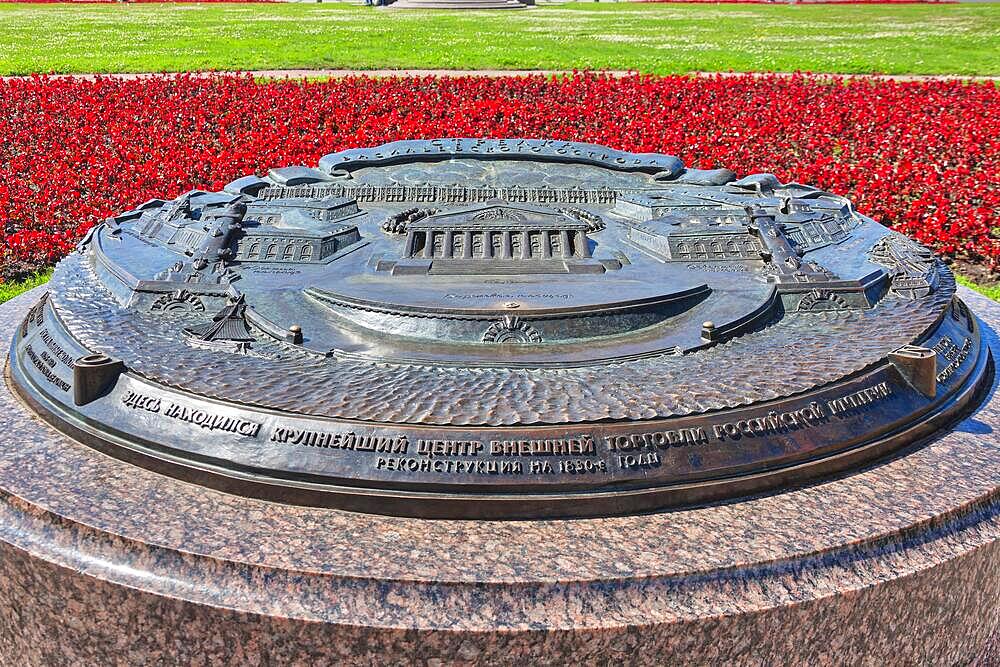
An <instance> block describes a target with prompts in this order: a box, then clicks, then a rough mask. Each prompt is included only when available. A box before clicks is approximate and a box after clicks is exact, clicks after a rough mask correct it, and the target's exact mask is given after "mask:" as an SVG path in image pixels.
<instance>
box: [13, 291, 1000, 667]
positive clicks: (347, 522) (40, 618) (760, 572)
mask: <svg viewBox="0 0 1000 667" xmlns="http://www.w3.org/2000/svg"><path fill="white" fill-rule="evenodd" d="M40 290H44V288H39V290H35V291H33V292H31V293H28V294H26V295H23V296H21V297H19V298H17V299H15V300H13V301H11V302H9V303H7V304H4V305H3V306H0V324H2V326H0V334H2V336H3V337H4V339H5V340H9V339H10V338H11V336H12V335H13V332H14V330H15V328H16V327H17V326H18V324H19V322H20V321H21V319H22V318H23V317H24V314H25V313H26V312H27V310H28V308H29V307H30V306H31V305H32V304H33V303H35V302H36V301H37V300H38V298H39V297H40V295H41V291H40ZM961 298H962V299H964V300H965V301H966V302H967V303H968V304H969V306H970V307H971V309H972V311H973V312H975V313H976V314H977V315H979V316H980V317H981V318H982V320H983V333H984V336H985V337H986V338H987V339H988V340H989V344H990V345H991V347H992V348H993V351H994V354H997V353H998V352H1000V342H998V340H997V336H996V332H995V328H996V327H997V326H998V325H1000V305H998V304H996V303H994V302H991V301H989V300H987V299H985V298H982V297H979V296H978V295H975V294H973V293H971V292H969V291H968V290H963V291H962V292H961ZM995 389H996V385H995V384H994V387H993V392H995ZM0 406H2V407H0V410H2V411H0V415H2V428H0V433H2V435H0V663H2V664H10V665H14V664H17V665H90V664H112V663H117V664H175V663H180V664H219V663H227V664H251V665H253V664H329V663H334V662H350V663H366V664H367V663H371V662H376V661H377V662H387V663H400V664H402V663H407V664H409V663H413V662H418V663H437V662H452V661H459V662H464V663H482V664H487V663H490V664H510V663H520V664H525V663H528V662H530V663H532V664H535V663H537V664H554V663H561V662H573V663H634V664H666V663H684V664H699V663H711V664H768V665H777V664H813V665H816V664H873V665H884V664H942V665H944V664H947V665H961V664H980V665H987V664H997V661H998V659H1000V655H998V642H1000V637H998V628H1000V436H998V434H997V429H998V427H1000V398H998V397H997V396H996V395H995V393H991V394H990V396H989V398H988V399H987V401H986V402H985V403H984V404H983V405H982V406H981V407H980V408H978V409H977V410H976V411H975V412H974V414H972V415H970V416H968V417H967V418H966V419H965V420H964V421H962V422H961V423H960V424H958V425H957V426H955V427H954V428H953V429H952V430H951V432H949V433H948V434H947V435H945V436H943V437H938V438H936V439H935V440H933V441H932V442H929V443H926V444H924V445H921V446H918V447H914V448H910V449H909V450H905V451H903V452H902V453H901V454H899V455H897V456H895V457H894V458H893V459H891V460H888V461H882V462H879V463H877V464H876V465H872V466H869V467H868V468H866V469H863V470H861V471H858V472H854V473H852V474H848V475H844V476H841V477H839V478H837V479H827V480H825V481H822V482H820V483H816V484H813V485H810V486H807V487H805V488H799V489H793V490H789V491H786V492H783V493H774V494H768V495H763V496H760V497H756V498H750V499H744V500H740V501H736V502H729V503H724V504H718V505H713V506H707V507H701V508H695V509H687V510H679V511H670V512H662V513H656V514H649V515H640V516H625V517H617V518H606V519H586V520H546V521H457V520H421V519H410V518H394V517H389V516H376V515H369V514H360V513H351V512H346V511H340V510H332V509H322V508H310V507H298V506H290V505H282V504H277V503H271V502H267V501H263V500H257V499H252V498H244V497H237V496H234V495H227V494H225V493H221V492H218V491H214V490H210V489H207V488H202V487H199V486H195V485H192V484H189V483H186V482H182V481H178V480H177V479H173V478H169V477H165V476H162V475H159V474H157V473H154V472H151V471H147V470H144V469H139V468H136V467H133V466H130V465H128V464H126V463H124V462H122V461H119V460H116V459H113V458H110V457H108V456H105V455H103V454H100V453H98V452H97V451H95V450H93V449H91V448H88V447H86V446H83V445H80V444H78V443H76V442H74V441H72V440H70V439H67V438H66V437H65V436H62V435H60V434H59V433H57V432H56V431H54V430H53V429H52V428H50V427H49V426H47V425H46V424H44V423H43V422H41V421H40V420H39V419H38V418H37V417H34V416H32V415H31V413H30V412H28V411H27V410H26V408H25V407H24V406H23V405H22V404H21V403H20V402H19V401H18V400H17V399H16V398H15V397H14V396H13V395H12V394H11V392H10V389H9V387H8V386H7V385H6V384H4V385H3V387H2V388H0Z"/></svg>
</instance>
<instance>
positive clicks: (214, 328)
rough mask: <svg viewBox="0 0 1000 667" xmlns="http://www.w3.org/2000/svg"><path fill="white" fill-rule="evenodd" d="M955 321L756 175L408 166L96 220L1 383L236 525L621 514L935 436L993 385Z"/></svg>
mask: <svg viewBox="0 0 1000 667" xmlns="http://www.w3.org/2000/svg"><path fill="white" fill-rule="evenodd" d="M954 291H955V283H954V279H953V277H952V275H951V273H950V272H949V271H948V269H947V268H946V267H945V266H944V265H943V264H941V263H940V262H939V261H938V260H936V259H935V258H934V257H933V256H932V255H931V254H930V253H929V252H928V251H927V250H926V249H924V248H922V247H921V246H919V245H917V244H915V243H914V242H912V241H910V240H909V239H907V238H905V237H903V236H901V235H898V234H895V233H892V232H889V231H888V230H887V229H885V228H884V227H882V226H880V225H878V224H876V223H875V222H873V221H872V220H870V219H868V218H866V217H865V216H863V215H861V214H859V213H858V212H857V211H855V210H854V208H853V207H852V206H851V204H850V202H848V201H847V200H845V199H844V198H842V197H839V196H836V195H832V194H830V193H826V192H822V191H819V190H817V189H815V188H812V187H808V186H804V185H799V184H795V183H791V184H782V183H780V182H778V181H777V179H775V178H774V177H773V176H770V175H767V174H764V175H754V176H749V177H745V178H742V179H737V178H736V176H735V175H734V174H733V173H732V172H729V171H727V170H724V169H720V170H707V171H706V170H696V169H687V168H685V167H684V165H683V164H682V163H681V162H680V161H679V160H677V159H676V158H674V157H671V156H665V155H654V154H630V153H623V152H619V151H615V150H612V149H609V148H605V147H601V146H595V145H590V144H578V143H567V142H551V141H536V140H475V139H442V140H435V141H412V142H397V143H394V144H388V145H386V146H381V147H377V148H372V149H357V150H350V151H344V152H342V153H334V154H332V155H328V156H326V157H324V158H323V159H322V160H321V161H320V166H319V168H318V169H311V168H307V167H289V168H284V169H275V170H272V171H271V172H270V173H269V174H268V175H267V177H265V178H260V177H256V176H248V177H245V178H241V179H239V180H237V181H235V182H233V183H231V184H230V185H229V186H227V187H226V188H225V190H224V191H223V192H216V193H209V192H200V191H196V192H191V193H188V194H186V195H184V196H182V197H179V198H178V199H176V200H173V201H169V202H167V201H162V200H152V201H150V202H147V203H146V204H143V205H142V206H140V207H139V208H137V209H136V210H134V211H129V212H126V213H124V214H122V215H120V216H117V217H116V218H113V219H111V220H108V221H107V222H106V223H105V224H103V225H100V226H99V227H97V228H96V229H95V230H94V231H93V232H92V233H91V234H90V235H88V237H87V238H86V239H84V241H83V242H82V243H81V245H80V248H79V252H77V253H75V254H73V255H72V256H71V257H69V258H67V259H66V260H64V261H63V262H62V263H61V264H60V265H59V267H58V268H57V270H56V272H55V275H54V276H53V280H52V284H51V291H50V293H49V295H48V297H47V298H46V299H43V300H42V301H41V302H40V303H39V304H38V305H37V306H36V307H35V308H34V309H33V310H32V312H31V314H30V316H29V317H28V318H27V319H26V320H25V322H24V325H23V326H22V327H21V330H20V332H19V335H18V336H17V337H16V339H15V340H14V341H13V343H12V348H11V351H12V352H11V353H12V360H13V362H14V363H12V365H11V376H12V378H13V381H14V384H15V386H16V387H17V389H18V390H19V392H20V393H21V395H22V396H23V397H24V398H25V399H26V400H27V401H28V402H29V403H30V404H31V405H32V406H34V407H35V408H36V409H37V410H38V411H39V412H40V413H41V414H42V415H43V416H45V417H46V418H48V419H49V420H50V421H52V422H53V423H54V424H55V425H56V426H57V427H59V428H60V429H62V430H65V431H67V432H69V433H71V434H72V435H73V436H75V437H77V438H78V439H80V440H82V441H84V442H87V443H88V444H90V445H92V446H94V447H97V448H100V449H102V450H103V451H107V452H109V453H111V454H113V455H116V456H119V457H121V458H123V459H125V460H128V461H131V462H134V463H136V464H139V465H145V466H149V467H154V468H156V469H158V470H162V471H164V472H167V473H169V474H174V475H177V476H180V477H183V478H185V479H190V480H192V481H196V482H199V483H203V484H207V485H210V486H214V487H218V488H222V489H225V490H227V491H232V492H234V493H246V494H255V495H261V496H264V497H267V498H273V499H277V500H282V501H287V502H295V503H310V504H321V505H332V506H338V507H345V508H348V509H355V510H361V511H372V512H383V513H392V514H402V515H412V516H427V517H483V518H513V517H528V516H532V517H539V516H553V517H556V516H584V515H599V514H616V513H625V512H636V511H647V510H653V509H658V508H663V507H669V506H674V505H678V504H690V503H701V502H709V501H712V500H717V499H721V498H727V497H734V496H739V495H742V494H747V493H754V492H758V491H761V490H764V489H770V488H775V487H781V486H787V485H793V484H800V483H803V482H805V481H807V480H810V479H813V478H815V477H816V476H818V475H823V474H828V473H831V472H836V471H841V470H844V469H847V468H850V467H853V466H857V465H861V464H863V463H865V462H868V461H871V460H873V459H875V458H877V457H879V456H883V455H885V454H888V453H890V452H893V451H895V450H898V449H899V448H901V447H904V446H907V445H911V444H913V443H916V442H918V441H920V440H921V439H923V438H926V437H928V436H931V435H933V434H934V433H935V432H936V431H937V430H938V429H940V428H941V427H942V425H943V424H946V423H948V422H949V421H950V420H952V419H954V418H955V417H956V416H958V415H959V414H960V413H961V412H962V411H963V410H965V409H967V408H968V407H970V406H971V403H972V402H973V401H974V400H976V396H977V390H978V388H979V387H980V386H981V384H982V381H983V378H984V377H985V376H987V375H988V374H989V373H990V372H991V361H990V359H989V353H988V351H987V350H986V349H985V348H984V346H983V343H982V341H981V340H980V337H979V332H978V328H977V324H976V320H975V317H974V316H973V315H972V313H970V312H969V310H968V308H966V307H965V306H964V304H962V303H961V302H960V301H959V300H958V299H957V298H955V296H954Z"/></svg>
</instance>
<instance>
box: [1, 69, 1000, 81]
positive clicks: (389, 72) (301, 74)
mask: <svg viewBox="0 0 1000 667" xmlns="http://www.w3.org/2000/svg"><path fill="white" fill-rule="evenodd" d="M237 73H240V74H251V75H253V76H255V77H259V78H267V79H306V78H323V79H326V78H342V77H348V76H372V77H390V76H400V77H424V76H434V77H458V76H487V77H502V76H535V75H543V76H565V75H568V74H572V72H571V71H569V70H521V69H518V70H495V69H484V70H453V69H373V70H354V69H265V70H250V71H245V72H235V71H225V72H190V73H188V74H190V75H191V76H206V77H207V76H212V75H214V74H237ZM595 73H600V74H607V75H609V76H615V77H623V76H630V75H632V74H634V72H626V71H620V70H601V71H599V72H595ZM172 74H175V73H163V72H160V73H153V72H149V73H141V74H139V73H112V74H53V75H51V76H52V77H59V78H73V79H91V80H92V79H95V78H98V77H101V78H112V79H126V80H130V79H143V78H149V77H162V76H171V75H172ZM745 74H746V73H745V72H691V73H690V74H689V75H690V76H700V77H709V76H716V75H719V76H725V77H729V76H733V77H736V76H744V75H745ZM750 74H751V75H752V76H770V75H772V74H773V75H777V76H794V74H793V73H791V72H751V73H750ZM816 75H817V76H839V77H843V78H850V79H870V78H879V79H891V80H893V81H970V80H975V81H1000V75H998V76H963V75H957V74H826V73H823V72H818V73H816ZM0 78H2V79H4V80H9V79H28V78H31V77H30V76H4V77H0Z"/></svg>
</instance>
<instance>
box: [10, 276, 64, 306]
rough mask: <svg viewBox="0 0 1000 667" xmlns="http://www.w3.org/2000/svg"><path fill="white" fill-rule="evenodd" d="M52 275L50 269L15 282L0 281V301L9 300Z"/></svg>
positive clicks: (42, 283) (46, 280)
mask: <svg viewBox="0 0 1000 667" xmlns="http://www.w3.org/2000/svg"><path fill="white" fill-rule="evenodd" d="M51 277H52V269H48V270H46V271H42V272H41V273H38V274H36V275H34V276H32V277H30V278H27V279H25V280H21V281H19V282H15V283H0V303H3V302H4V301H10V300H11V299H13V298H14V297H15V296H17V295H18V294H23V293H24V292H27V291H28V290H30V289H33V288H35V287H38V286H39V285H44V284H45V283H47V282H48V281H49V278H51Z"/></svg>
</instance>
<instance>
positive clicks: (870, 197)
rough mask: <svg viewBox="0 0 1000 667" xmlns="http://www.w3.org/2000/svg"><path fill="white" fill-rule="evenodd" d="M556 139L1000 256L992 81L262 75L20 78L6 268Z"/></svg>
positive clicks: (4, 156)
mask: <svg viewBox="0 0 1000 667" xmlns="http://www.w3.org/2000/svg"><path fill="white" fill-rule="evenodd" d="M455 135H457V136H485V137H552V138H557V139H574V140H580V141H591V142H596V143H602V144H607V145H609V146H614V147H616V148H621V149H625V150H630V151H660V152H664V153H673V154H676V155H678V156H680V157H681V158H682V159H683V160H684V161H685V162H686V163H687V164H689V165H690V166H694V167H700V168H711V167H719V166H727V167H730V168H732V169H734V170H736V171H737V172H738V173H740V174H747V173H751V172H758V171H765V172H768V171H769V172H773V173H774V174H776V175H777V176H778V177H779V178H781V179H782V180H797V181H801V182H804V183H810V184H814V185H817V186H819V187H822V188H826V189H828V190H831V191H833V192H836V193H839V194H844V195H846V196H848V197H851V198H852V199H853V200H854V201H855V203H856V204H857V206H858V208H859V210H861V211H862V212H864V213H866V214H868V215H869V216H872V217H874V218H875V219H877V220H879V221H880V222H883V223H886V224H889V225H892V226H894V227H895V228H897V229H899V230H900V231H903V232H905V233H907V234H911V235H913V236H915V237H916V238H918V239H920V240H922V241H924V242H925V243H928V244H930V245H932V246H934V247H935V248H937V249H938V250H939V251H941V252H943V253H946V254H949V255H953V256H961V257H966V258H971V259H973V260H976V261H982V262H984V263H986V264H987V265H988V266H989V267H991V268H995V267H996V266H997V265H998V264H1000V239H998V229H997V228H998V227H1000V90H998V89H997V87H996V86H995V85H993V84H992V83H989V84H963V83H960V82H953V81H924V82H896V81H889V80H849V81H845V80H840V79H836V78H829V77H809V76H795V77H783V76H764V77H754V76H737V77H717V78H686V77H668V78H653V77H638V76H636V77H630V78H620V79H616V78H607V77H601V76H593V75H579V76H574V77H571V78H566V79H562V80H550V79H547V78H544V77H541V76H538V77H532V78H497V79H493V78H474V77H473V78H457V79H431V78H428V79H369V78H350V79H340V80H332V81H329V82H323V83H302V82H296V81H279V82H271V83H264V84H259V83H255V82H254V81H253V80H252V79H251V78H250V77H247V76H243V77H241V76H222V75H219V76H212V77H206V78H198V77H191V76H176V77H164V78H160V77H157V78H152V79H145V80H120V79H107V78H105V79H99V80H97V81H84V80H70V79H57V78H52V79H47V78H35V79H30V80H8V81H3V82H0V137H3V141H2V143H0V176H2V178H0V224H2V226H3V241H2V247H0V252H2V255H0V276H3V277H7V278H11V277H15V276H19V275H24V274H25V273H27V272H30V271H32V270H34V269H37V268H39V267H42V266H44V265H47V264H50V263H51V262H53V261H55V260H57V259H58V258H59V257H61V256H62V255H64V254H65V253H67V252H69V251H70V250H71V249H72V247H73V245H74V243H75V242H76V240H77V239H78V238H80V236H81V235H82V234H83V233H84V232H86V230H87V229H89V228H90V227H91V226H92V225H93V224H94V223H95V222H98V221H100V220H101V219H103V218H104V217H106V216H108V215H110V214H113V213H116V212H119V211H122V210H125V209H127V208H129V207H131V206H134V205H136V204H139V203H140V202H142V201H144V200H146V199H148V198H150V197H153V196H161V197H174V196H176V195H178V194H180V193H182V192H184V191H186V190H188V189H190V188H195V187H198V188H205V189H218V188H221V187H222V186H223V185H224V184H225V183H226V182H228V181H229V180H231V179H233V178H235V177H238V176H242V175H245V174H249V173H253V172H256V173H262V172H264V171H266V170H267V169H268V168H270V167H274V166H282V165H293V164H310V165H311V164H315V162H316V160H317V159H318V158H319V157H320V156H321V155H323V154H324V153H328V152H331V151H335V150H339V149H343V148H347V147H351V146H367V145H374V144H378V143H382V142H386V141H392V140H396V139H404V138H430V137H438V136H455Z"/></svg>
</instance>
